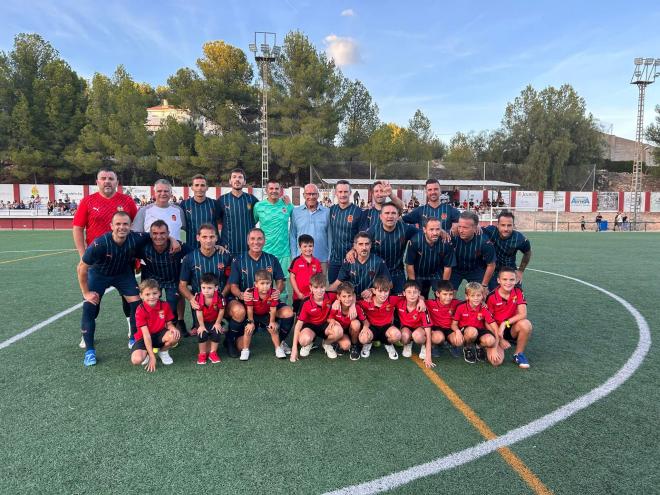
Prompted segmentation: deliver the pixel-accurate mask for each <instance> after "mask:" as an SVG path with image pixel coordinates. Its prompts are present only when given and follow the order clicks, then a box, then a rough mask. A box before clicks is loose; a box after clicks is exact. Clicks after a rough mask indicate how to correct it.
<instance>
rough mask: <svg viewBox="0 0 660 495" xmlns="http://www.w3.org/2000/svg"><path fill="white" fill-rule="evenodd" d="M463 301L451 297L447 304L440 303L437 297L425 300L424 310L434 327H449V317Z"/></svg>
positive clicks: (450, 317)
mask: <svg viewBox="0 0 660 495" xmlns="http://www.w3.org/2000/svg"><path fill="white" fill-rule="evenodd" d="M462 302H463V301H459V300H458V299H452V300H451V301H450V302H449V304H442V303H441V302H440V301H438V300H437V299H429V300H427V301H426V310H427V311H428V313H429V317H430V318H431V324H432V325H433V326H434V327H440V328H451V319H452V318H453V316H454V314H455V313H456V308H457V307H458V305H459V304H461V303H462Z"/></svg>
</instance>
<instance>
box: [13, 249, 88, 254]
mask: <svg viewBox="0 0 660 495" xmlns="http://www.w3.org/2000/svg"><path fill="white" fill-rule="evenodd" d="M51 251H62V252H63V251H75V249H26V250H25V251H0V254H8V253H50V252H51Z"/></svg>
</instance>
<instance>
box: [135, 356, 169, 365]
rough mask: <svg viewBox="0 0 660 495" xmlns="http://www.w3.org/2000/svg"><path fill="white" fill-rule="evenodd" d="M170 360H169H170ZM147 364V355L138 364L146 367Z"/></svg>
mask: <svg viewBox="0 0 660 495" xmlns="http://www.w3.org/2000/svg"><path fill="white" fill-rule="evenodd" d="M170 359H171V358H170ZM148 364H149V354H147V355H146V357H145V358H144V360H143V361H142V362H141V363H140V366H146V365H148Z"/></svg>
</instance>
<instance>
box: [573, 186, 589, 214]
mask: <svg viewBox="0 0 660 495" xmlns="http://www.w3.org/2000/svg"><path fill="white" fill-rule="evenodd" d="M592 203H593V195H592V193H591V192H575V191H571V203H570V211H578V212H582V213H584V212H590V211H591V210H592V207H593V204H592Z"/></svg>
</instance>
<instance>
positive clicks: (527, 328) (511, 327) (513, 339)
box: [486, 267, 532, 369]
mask: <svg viewBox="0 0 660 495" xmlns="http://www.w3.org/2000/svg"><path fill="white" fill-rule="evenodd" d="M497 283H498V284H499V285H498V286H497V287H496V288H495V289H494V290H493V291H492V292H491V293H490V294H489V295H488V297H487V298H486V305H487V306H488V309H489V310H490V312H491V313H493V317H494V318H495V323H497V325H498V336H499V338H500V346H501V347H502V349H507V348H508V347H509V346H510V344H509V343H511V344H515V346H516V352H515V354H514V355H513V362H514V363H516V364H517V365H518V367H520V368H523V369H526V368H529V361H527V357H526V356H525V354H524V351H525V347H526V346H527V342H529V337H530V335H531V333H532V322H531V321H529V320H528V319H527V301H526V300H525V296H524V295H523V292H522V290H521V289H520V288H519V287H516V270H515V268H511V267H504V268H500V273H499V274H498V276H497Z"/></svg>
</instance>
